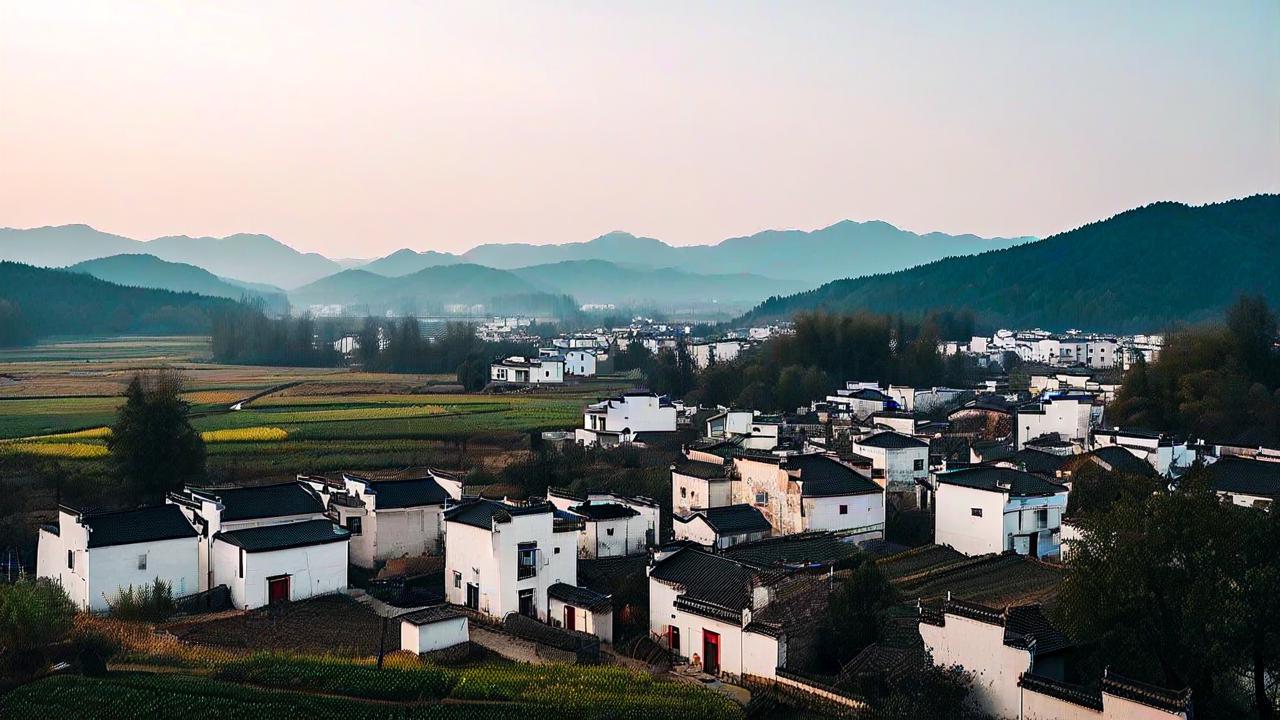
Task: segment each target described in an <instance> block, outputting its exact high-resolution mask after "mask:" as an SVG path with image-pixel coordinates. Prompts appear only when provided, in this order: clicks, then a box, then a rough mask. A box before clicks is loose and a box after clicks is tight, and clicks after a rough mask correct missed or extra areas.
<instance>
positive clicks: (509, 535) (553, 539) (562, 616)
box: [444, 498, 613, 637]
mask: <svg viewBox="0 0 1280 720" xmlns="http://www.w3.org/2000/svg"><path fill="white" fill-rule="evenodd" d="M578 534H579V523H577V522H574V521H570V522H563V521H557V520H556V516H555V507H554V506H553V505H551V504H550V503H546V502H535V503H528V504H520V505H517V504H512V503H507V502H499V501H496V500H486V499H482V498H476V499H473V500H468V501H465V502H463V503H462V504H460V505H458V506H456V507H453V508H450V509H449V510H448V511H446V512H445V536H446V538H448V540H447V542H446V543H445V563H444V566H445V599H446V600H447V601H448V602H450V603H453V604H455V605H465V606H467V607H469V608H471V609H472V610H476V611H478V612H481V613H484V614H486V615H489V616H491V617H494V618H498V619H502V618H505V617H506V616H507V615H508V614H509V613H520V614H521V615H526V616H528V617H531V618H535V619H538V620H541V621H543V622H545V623H548V624H561V625H564V626H566V627H569V628H571V629H576V630H582V631H584V632H592V629H591V628H593V627H594V628H596V629H597V630H601V631H606V632H608V633H610V634H611V633H612V627H613V623H612V604H611V603H610V605H609V608H608V609H606V608H605V607H604V605H603V603H602V602H601V601H600V599H599V597H597V596H598V593H592V592H591V591H589V590H587V589H586V588H577V581H578V557H577V547H578ZM561 585H563V586H568V587H570V588H575V589H578V590H582V591H583V592H582V593H579V595H580V596H581V597H587V595H588V593H589V594H590V596H591V597H592V598H593V600H592V602H591V603H590V605H591V606H592V607H590V608H587V607H580V606H578V605H575V604H573V600H566V599H565V597H566V596H568V595H569V593H568V592H567V591H565V590H564V588H560V587H557V586H561ZM553 587H556V591H555V592H553V591H552V588H553ZM553 595H554V596H556V598H555V599H556V602H555V603H553V602H552V600H553ZM583 611H585V614H586V615H590V616H591V617H589V618H587V617H583V618H582V619H583V622H582V624H581V625H579V623H578V619H579V618H580V617H581V616H582V614H583ZM603 615H608V616H609V618H608V619H607V620H606V619H605V618H604V617H603ZM588 620H589V621H590V622H588ZM569 623H573V624H572V625H570V624H569ZM606 628H607V629H606ZM595 634H597V635H598V634H599V633H598V632H596V633H595ZM602 637H603V636H602Z"/></svg>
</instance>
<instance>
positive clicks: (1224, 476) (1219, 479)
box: [1205, 456, 1280, 498]
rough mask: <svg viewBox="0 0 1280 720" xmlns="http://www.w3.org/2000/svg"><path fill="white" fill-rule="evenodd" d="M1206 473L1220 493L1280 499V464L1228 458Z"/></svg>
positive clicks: (1208, 468) (1207, 468) (1213, 465)
mask: <svg viewBox="0 0 1280 720" xmlns="http://www.w3.org/2000/svg"><path fill="white" fill-rule="evenodd" d="M1205 472H1207V473H1208V475H1209V481H1210V482H1211V483H1213V489H1214V490H1217V491H1218V492H1231V493H1240V494H1242V495H1258V496H1262V497H1272V498H1280V462H1267V461H1265V460H1249V459H1248V458H1240V457H1230V456H1228V457H1224V458H1222V459H1221V460H1219V461H1218V462H1216V463H1214V464H1212V465H1209V466H1208V467H1206V468H1205Z"/></svg>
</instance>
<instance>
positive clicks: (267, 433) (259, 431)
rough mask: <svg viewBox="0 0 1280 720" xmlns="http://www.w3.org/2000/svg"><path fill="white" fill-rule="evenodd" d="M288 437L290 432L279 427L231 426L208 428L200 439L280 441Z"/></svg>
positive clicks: (206, 440) (209, 441)
mask: <svg viewBox="0 0 1280 720" xmlns="http://www.w3.org/2000/svg"><path fill="white" fill-rule="evenodd" d="M288 437H289V433H288V432H285V431H284V430H283V429H281V428H277V427H247V428H230V429H227V430H208V431H206V432H202V433H200V439H201V440H204V441H205V442H207V443H219V442H280V441H281V440H285V439H287V438H288Z"/></svg>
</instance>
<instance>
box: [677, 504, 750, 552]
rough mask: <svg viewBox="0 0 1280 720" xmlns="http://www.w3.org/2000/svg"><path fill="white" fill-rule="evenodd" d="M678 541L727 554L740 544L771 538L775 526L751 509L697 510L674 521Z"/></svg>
mask: <svg viewBox="0 0 1280 720" xmlns="http://www.w3.org/2000/svg"><path fill="white" fill-rule="evenodd" d="M672 525H673V529H674V530H675V538H676V540H690V541H692V542H695V543H698V544H699V545H702V546H704V547H708V548H712V549H715V550H723V549H725V548H729V547H733V546H734V545H738V544H740V543H745V542H752V541H755V540H763V539H764V538H767V537H769V535H770V534H771V533H772V531H773V526H772V525H770V524H769V520H768V519H767V518H766V517H765V516H764V515H763V514H762V513H761V512H760V511H759V510H758V509H756V508H754V507H752V506H751V505H746V504H743V505H724V506H720V507H711V508H693V509H692V510H690V511H688V512H687V513H685V514H681V515H676V516H675V517H674V518H673V520H672Z"/></svg>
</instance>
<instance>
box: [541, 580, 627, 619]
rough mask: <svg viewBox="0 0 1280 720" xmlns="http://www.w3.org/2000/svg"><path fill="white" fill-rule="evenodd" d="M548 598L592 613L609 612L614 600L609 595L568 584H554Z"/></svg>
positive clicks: (548, 589) (548, 590) (549, 589)
mask: <svg viewBox="0 0 1280 720" xmlns="http://www.w3.org/2000/svg"><path fill="white" fill-rule="evenodd" d="M547 597H553V598H555V599H557V600H560V601H561V602H563V603H565V604H567V605H572V606H574V607H577V608H583V609H584V610H590V611H591V612H599V611H601V610H608V609H611V608H612V607H613V600H612V599H611V598H610V597H609V596H608V595H601V594H600V593H598V592H596V591H595V590H590V589H588V588H584V587H578V586H576V585H570V584H568V583H555V584H553V585H552V586H551V587H549V588H547Z"/></svg>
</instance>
